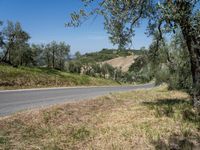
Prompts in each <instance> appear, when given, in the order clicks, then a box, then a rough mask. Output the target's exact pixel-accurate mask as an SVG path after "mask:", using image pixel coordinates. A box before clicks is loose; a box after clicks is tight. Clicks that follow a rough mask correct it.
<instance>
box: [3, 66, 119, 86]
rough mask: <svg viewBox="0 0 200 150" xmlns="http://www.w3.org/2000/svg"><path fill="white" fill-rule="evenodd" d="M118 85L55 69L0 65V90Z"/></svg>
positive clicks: (113, 82) (109, 81) (105, 80)
mask: <svg viewBox="0 0 200 150" xmlns="http://www.w3.org/2000/svg"><path fill="white" fill-rule="evenodd" d="M117 84H119V83H117V82H115V81H112V80H107V79H102V78H94V77H90V76H87V75H79V74H72V73H66V72H64V71H59V70H55V69H47V68H37V67H34V68H29V67H18V68H15V67H11V66H5V65H0V89H18V88H36V87H38V88H39V87H64V86H81V85H117Z"/></svg>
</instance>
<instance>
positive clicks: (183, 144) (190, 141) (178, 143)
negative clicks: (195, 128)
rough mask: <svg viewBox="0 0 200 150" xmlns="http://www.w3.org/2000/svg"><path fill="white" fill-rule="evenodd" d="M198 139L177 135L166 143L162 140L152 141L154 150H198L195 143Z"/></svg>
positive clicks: (197, 144)
mask: <svg viewBox="0 0 200 150" xmlns="http://www.w3.org/2000/svg"><path fill="white" fill-rule="evenodd" d="M198 138H199V137H196V139H194V137H184V136H178V135H175V134H173V135H171V136H170V137H169V139H168V142H165V141H164V140H161V139H159V140H157V141H153V142H152V144H154V146H155V149H156V150H199V148H200V145H199V143H197V140H198Z"/></svg>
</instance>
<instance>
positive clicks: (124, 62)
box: [103, 55, 138, 72]
mask: <svg viewBox="0 0 200 150" xmlns="http://www.w3.org/2000/svg"><path fill="white" fill-rule="evenodd" d="M137 57H138V56H137V55H130V56H125V57H117V58H114V59H110V60H107V61H104V62H103V63H107V64H110V65H111V66H113V67H115V68H119V69H121V70H122V71H123V72H127V71H128V69H129V67H130V66H131V65H132V63H134V59H136V58H137Z"/></svg>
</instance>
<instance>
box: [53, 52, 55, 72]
mask: <svg viewBox="0 0 200 150" xmlns="http://www.w3.org/2000/svg"><path fill="white" fill-rule="evenodd" d="M54 68H55V52H54V50H53V69H54Z"/></svg>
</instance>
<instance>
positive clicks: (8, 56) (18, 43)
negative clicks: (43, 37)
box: [1, 21, 30, 66]
mask: <svg viewBox="0 0 200 150" xmlns="http://www.w3.org/2000/svg"><path fill="white" fill-rule="evenodd" d="M2 35H3V41H2V42H1V43H3V47H2V48H3V51H4V55H3V57H2V59H1V61H3V62H5V63H8V64H11V65H16V66H18V65H23V64H24V63H25V64H27V63H28V62H27V57H26V56H27V52H26V51H27V50H29V45H28V43H27V42H28V40H29V38H30V36H29V35H28V33H26V32H25V31H24V30H23V29H22V27H21V25H20V23H19V22H16V23H15V24H14V23H13V22H11V21H8V23H7V26H6V27H5V28H4V29H3V31H2ZM25 55H26V56H25ZM24 59H26V62H24V61H25V60H24Z"/></svg>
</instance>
